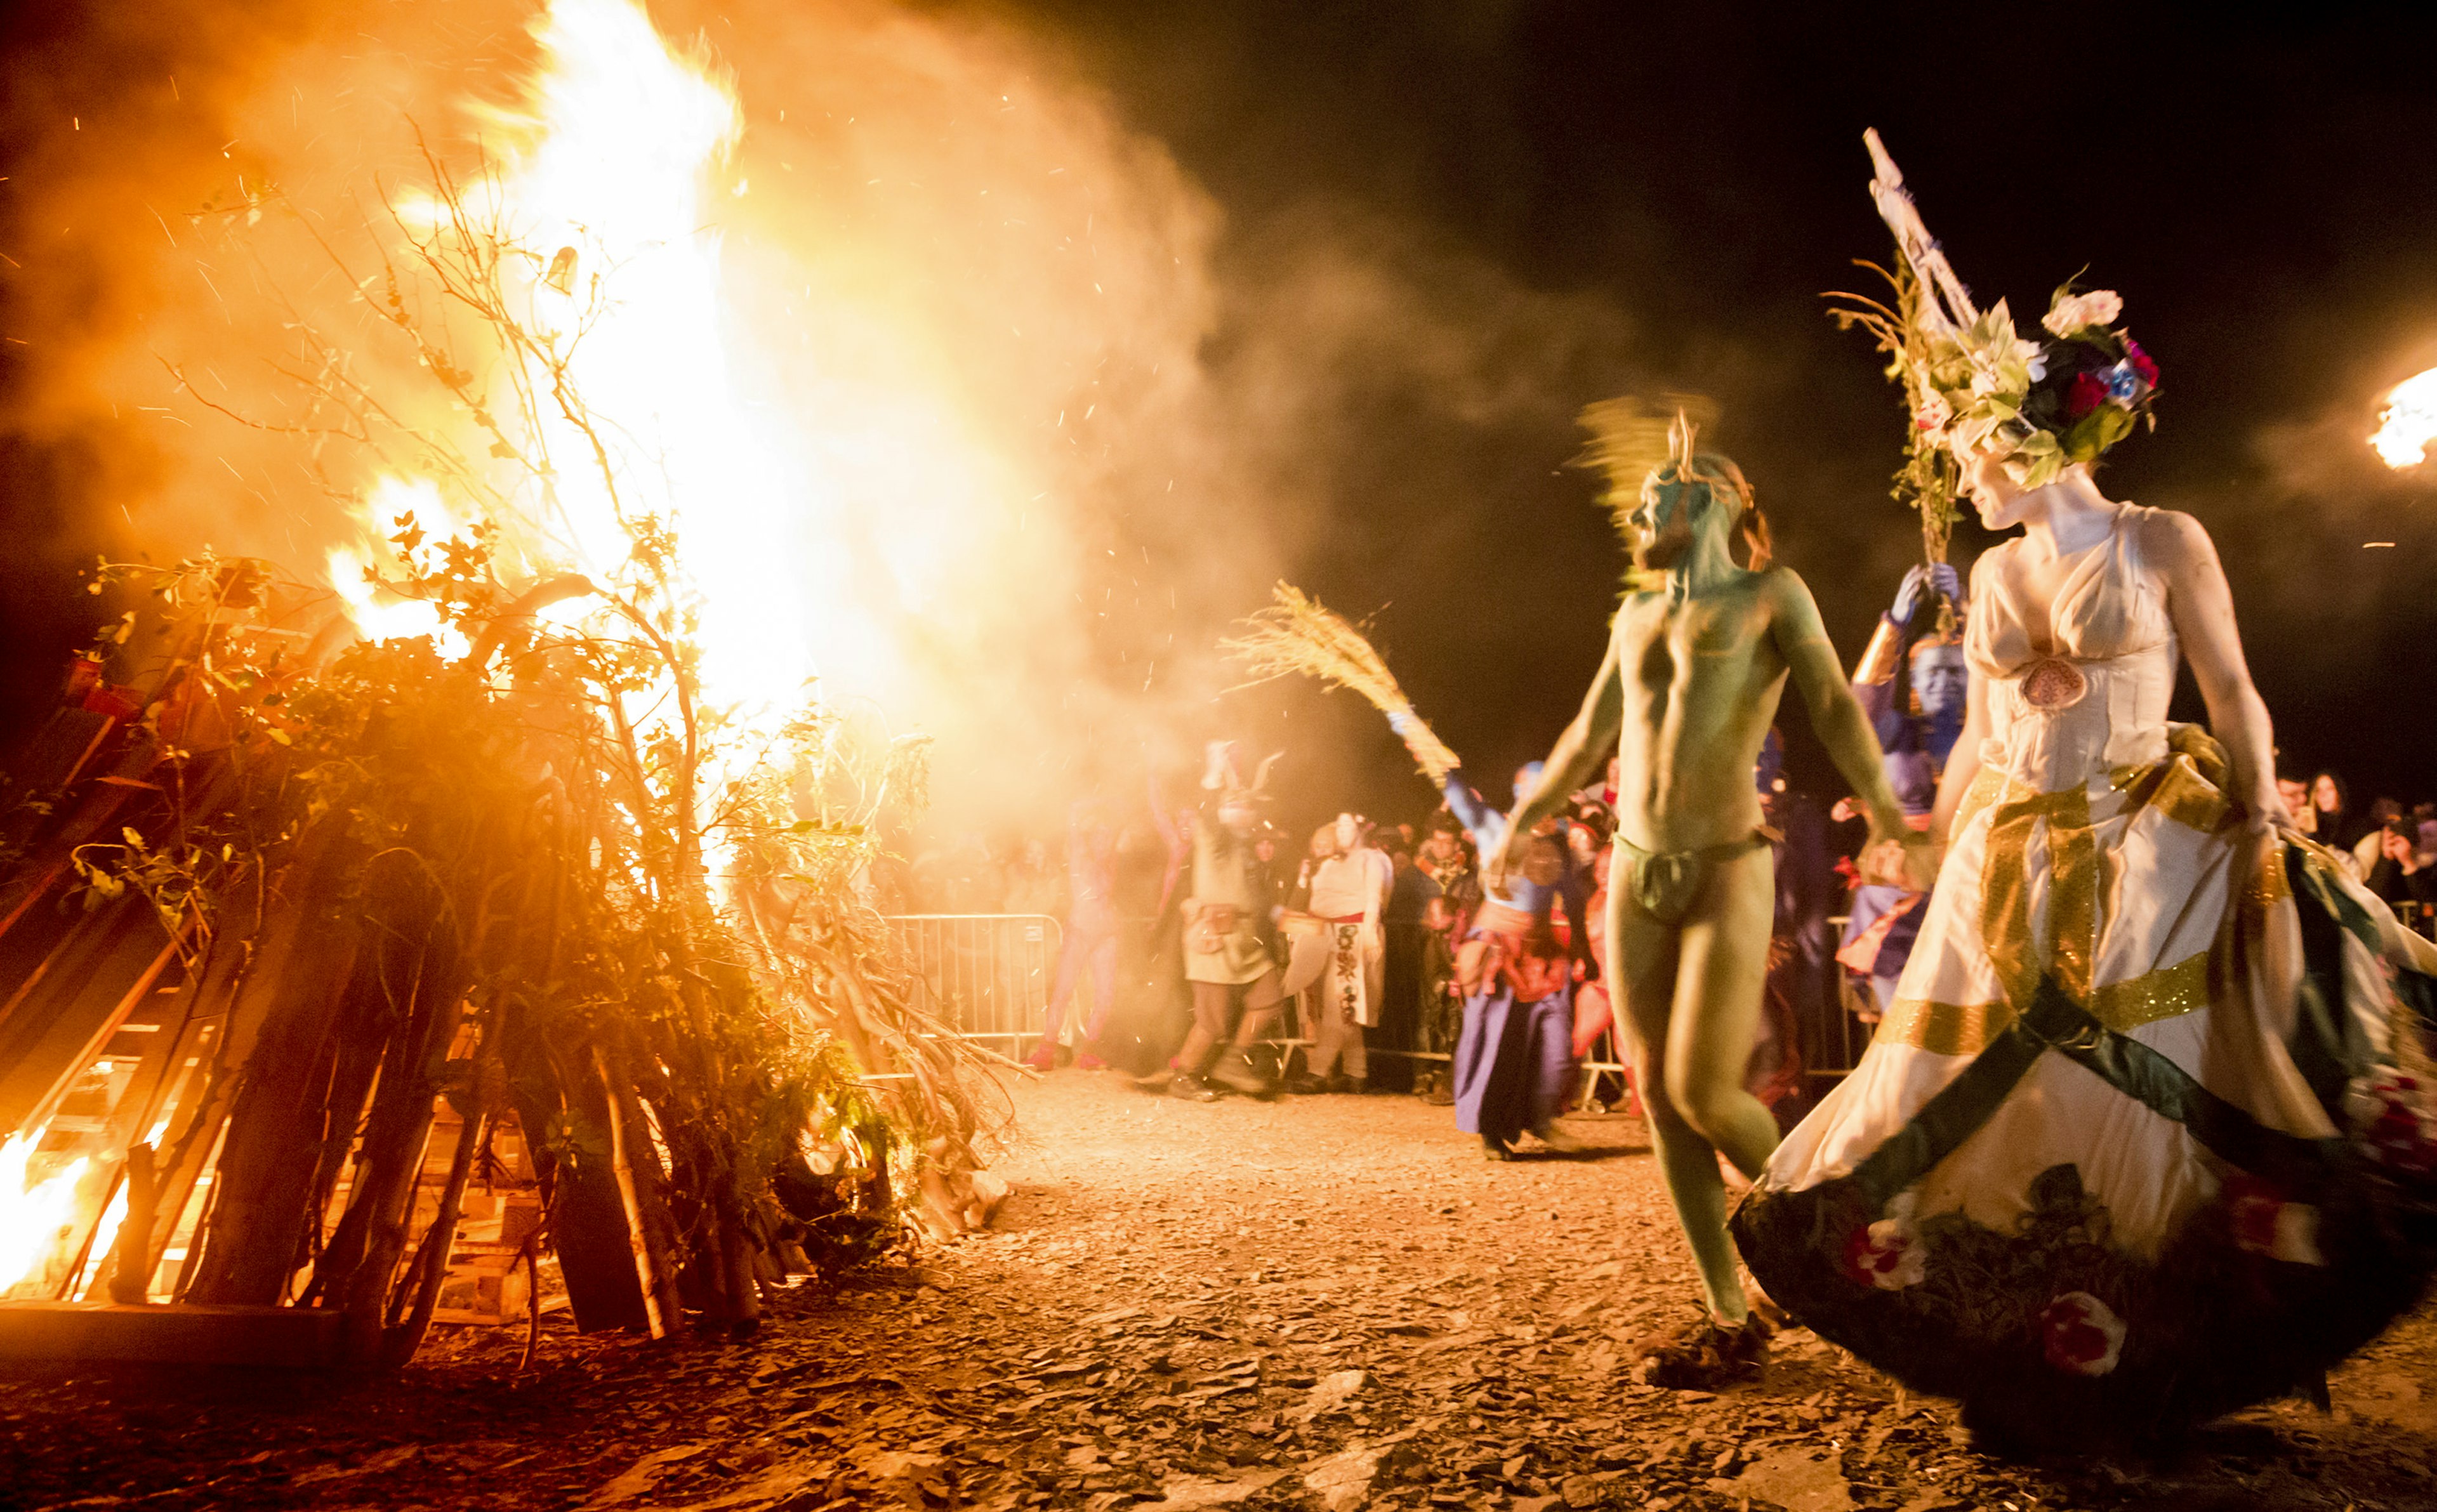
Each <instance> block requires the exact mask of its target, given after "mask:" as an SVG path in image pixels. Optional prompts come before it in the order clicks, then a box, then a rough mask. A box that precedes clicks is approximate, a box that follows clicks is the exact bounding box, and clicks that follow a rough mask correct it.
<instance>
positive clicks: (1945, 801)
mask: <svg viewBox="0 0 2437 1512" xmlns="http://www.w3.org/2000/svg"><path fill="white" fill-rule="evenodd" d="M1988 738H1989V684H1988V680H1987V679H1985V678H1983V677H1982V676H1981V675H1980V674H1979V673H1978V672H1976V671H1975V672H1973V673H1972V675H1971V677H1970V679H1969V680H1967V682H1966V683H1965V685H1964V696H1963V733H1962V734H1960V735H1958V736H1956V737H1955V749H1954V750H1952V751H1950V752H1948V753H1947V756H1946V770H1945V771H1944V772H1943V773H1939V775H1938V779H1937V808H1934V809H1932V810H1931V813H1930V821H1929V832H1930V835H1931V837H1932V838H1933V839H1935V840H1936V841H1937V843H1939V844H1941V845H1943V844H1945V843H1947V841H1948V840H1949V839H1950V838H1951V837H1950V833H1949V832H1950V830H1951V829H1952V827H1953V826H1954V824H1955V810H1956V809H1957V808H1962V807H1963V795H1964V794H1965V793H1967V792H1970V791H1972V783H1973V782H1975V781H1977V780H1978V779H1979V776H1980V743H1981V742H1982V741H1983V740H1986V739H1988Z"/></svg>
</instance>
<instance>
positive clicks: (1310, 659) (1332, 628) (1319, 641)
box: [1219, 582, 1463, 782]
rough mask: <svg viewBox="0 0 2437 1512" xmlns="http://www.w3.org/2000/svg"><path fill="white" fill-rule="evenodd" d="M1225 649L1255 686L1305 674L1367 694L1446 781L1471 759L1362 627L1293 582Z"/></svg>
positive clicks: (1427, 767)
mask: <svg viewBox="0 0 2437 1512" xmlns="http://www.w3.org/2000/svg"><path fill="white" fill-rule="evenodd" d="M1219 650H1221V651H1223V652H1226V653H1227V654H1228V655H1229V656H1231V657H1233V658H1234V659H1235V660H1236V662H1237V663H1238V664H1239V665H1241V666H1242V667H1243V669H1245V670H1246V671H1248V672H1250V673H1251V674H1252V677H1251V680H1250V681H1249V682H1247V683H1246V684H1245V685H1244V686H1248V687H1249V686H1254V684H1259V683H1266V682H1269V681H1270V680H1271V679H1272V678H1279V677H1289V676H1296V675H1301V676H1305V677H1316V678H1319V679H1320V680H1321V681H1322V682H1324V683H1328V684H1331V685H1333V686H1338V687H1342V688H1348V689H1351V690H1352V691H1354V692H1356V693H1359V694H1360V695H1362V697H1364V698H1365V699H1368V700H1369V701H1370V702H1371V705H1372V706H1373V707H1374V708H1376V709H1377V710H1378V711H1379V712H1380V713H1382V714H1385V715H1387V716H1388V717H1389V719H1390V721H1392V722H1393V723H1394V725H1395V726H1396V733H1397V734H1398V735H1400V736H1401V737H1403V739H1404V741H1405V749H1406V750H1408V751H1411V753H1412V754H1413V760H1414V761H1415V762H1416V763H1418V764H1419V765H1420V767H1421V769H1422V772H1423V773H1424V774H1425V775H1427V776H1428V777H1429V779H1430V780H1431V781H1432V782H1444V781H1446V774H1447V773H1450V772H1453V771H1454V770H1456V768H1457V767H1459V766H1461V765H1462V764H1463V763H1461V762H1460V761H1458V760H1457V759H1456V755H1455V753H1454V752H1453V751H1450V750H1448V749H1447V747H1446V741H1444V740H1441V739H1439V738H1438V736H1437V735H1436V734H1434V733H1433V732H1432V731H1431V729H1430V727H1429V725H1428V724H1425V723H1423V722H1422V718H1421V716H1420V715H1418V714H1416V713H1414V712H1413V704H1412V701H1411V699H1408V698H1407V697H1405V690H1404V689H1403V688H1401V687H1399V686H1396V679H1395V677H1394V674H1393V673H1391V672H1390V671H1389V670H1388V664H1387V662H1385V661H1384V660H1382V659H1381V658H1380V655H1379V652H1377V651H1376V649H1374V648H1373V646H1372V644H1371V642H1370V640H1369V638H1368V637H1366V636H1365V635H1364V634H1362V631H1361V629H1360V628H1359V627H1358V626H1356V625H1354V624H1353V623H1351V622H1349V621H1348V620H1347V619H1346V618H1345V617H1344V616H1342V615H1340V614H1338V613H1336V612H1335V611H1333V610H1331V609H1330V608H1329V607H1328V606H1327V605H1325V604H1324V603H1322V602H1321V601H1320V600H1317V599H1314V598H1312V597H1311V596H1310V595H1308V594H1306V593H1305V592H1304V591H1303V590H1302V589H1301V588H1298V587H1296V586H1295V585H1294V584H1292V583H1290V582H1281V583H1279V584H1278V585H1277V587H1276V589H1275V590H1273V593H1272V599H1271V603H1270V604H1269V606H1268V607H1266V608H1263V609H1257V610H1255V611H1254V612H1253V613H1252V614H1251V615H1250V616H1248V617H1245V618H1244V619H1243V620H1242V621H1241V622H1240V629H1239V630H1238V632H1237V634H1234V635H1231V636H1229V637H1227V638H1226V639H1223V640H1221V641H1220V642H1219Z"/></svg>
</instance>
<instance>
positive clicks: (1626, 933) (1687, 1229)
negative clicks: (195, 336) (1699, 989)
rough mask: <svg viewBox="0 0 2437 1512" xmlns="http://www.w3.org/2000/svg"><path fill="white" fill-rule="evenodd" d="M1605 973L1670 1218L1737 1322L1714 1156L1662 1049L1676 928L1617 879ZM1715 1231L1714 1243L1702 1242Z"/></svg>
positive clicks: (1671, 1012)
mask: <svg viewBox="0 0 2437 1512" xmlns="http://www.w3.org/2000/svg"><path fill="white" fill-rule="evenodd" d="M1607 939H1608V977H1607V980H1608V982H1610V983H1611V985H1612V986H1613V987H1614V989H1615V990H1616V992H1617V995H1618V997H1619V999H1621V1001H1620V1006H1622V1009H1623V1010H1624V1012H1623V1023H1624V1026H1625V1031H1626V1034H1625V1038H1626V1049H1625V1053H1626V1055H1627V1056H1628V1057H1629V1058H1630V1059H1631V1061H1632V1063H1633V1074H1634V1084H1635V1089H1636V1090H1637V1091H1638V1092H1639V1095H1640V1098H1641V1107H1642V1118H1643V1119H1644V1120H1645V1121H1647V1122H1648V1124H1649V1126H1650V1143H1651V1145H1652V1147H1653V1148H1654V1149H1656V1150H1657V1153H1658V1174H1659V1177H1660V1179H1661V1180H1663V1181H1665V1182H1666V1183H1667V1197H1668V1200H1669V1201H1670V1202H1672V1203H1674V1207H1675V1222H1676V1224H1677V1225H1678V1226H1679V1227H1681V1228H1682V1229H1683V1230H1684V1238H1685V1240H1686V1242H1687V1243H1690V1244H1691V1245H1692V1260H1693V1263H1694V1264H1695V1265H1696V1266H1697V1267H1698V1268H1699V1270H1700V1272H1701V1290H1702V1292H1703V1293H1704V1294H1706V1295H1707V1296H1708V1297H1709V1311H1710V1312H1713V1313H1715V1314H1717V1315H1718V1316H1720V1317H1722V1318H1726V1319H1727V1320H1729V1321H1734V1322H1740V1321H1741V1320H1742V1319H1743V1316H1744V1293H1743V1285H1742V1283H1741V1282H1740V1281H1738V1280H1737V1279H1736V1277H1735V1256H1734V1245H1733V1243H1732V1242H1731V1241H1730V1240H1728V1239H1727V1204H1726V1188H1725V1184H1724V1183H1723V1182H1721V1181H1720V1180H1719V1179H1718V1153H1717V1150H1716V1148H1715V1147H1714V1146H1712V1145H1711V1144H1710V1143H1709V1140H1707V1139H1705V1138H1702V1137H1701V1135H1700V1132H1699V1131H1698V1130H1696V1129H1694V1128H1693V1127H1692V1123H1691V1121H1688V1120H1687V1119H1686V1118H1685V1117H1684V1115H1683V1113H1682V1112H1681V1111H1680V1110H1679V1109H1678V1108H1677V1106H1676V1103H1675V1099H1674V1097H1673V1096H1671V1095H1670V1094H1671V1092H1672V1090H1673V1088H1672V1087H1671V1086H1670V1085H1669V1081H1668V1072H1667V1062H1668V1055H1667V1047H1668V1044H1669V1042H1670V1041H1671V1040H1672V1039H1673V1038H1674V1034H1673V1033H1672V1030H1673V1028H1674V1019H1675V1017H1676V1011H1677V1010H1676V1006H1675V998H1676V977H1677V955H1678V943H1679V942H1678V939H1677V931H1676V930H1675V929H1674V927H1672V926H1669V925H1664V924H1661V923H1659V922H1658V921H1657V919H1654V918H1652V917H1651V916H1650V915H1649V914H1647V913H1644V912H1641V911H1640V910H1639V908H1636V907H1635V906H1634V904H1633V901H1632V898H1631V895H1630V889H1629V888H1628V887H1627V886H1625V885H1623V884H1622V882H1620V883H1619V885H1616V886H1614V887H1611V888H1610V889H1609V892H1608V921H1607ZM1712 1234H1714V1235H1715V1236H1716V1243H1714V1244H1713V1243H1708V1239H1709V1236H1710V1235H1712Z"/></svg>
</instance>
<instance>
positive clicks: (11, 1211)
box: [0, 1130, 93, 1294]
mask: <svg viewBox="0 0 2437 1512" xmlns="http://www.w3.org/2000/svg"><path fill="white" fill-rule="evenodd" d="M42 1142H43V1135H42V1131H40V1130H37V1131H35V1132H34V1133H32V1134H18V1135H11V1136H9V1139H8V1142H7V1143H5V1144H0V1294H6V1293H7V1292H8V1291H9V1288H11V1287H13V1286H16V1285H18V1284H20V1283H21V1282H23V1281H25V1280H26V1279H27V1278H28V1277H32V1276H34V1275H35V1273H36V1272H37V1271H39V1270H40V1269H41V1267H42V1266H43V1265H44V1263H45V1262H47V1261H48V1260H50V1259H51V1258H52V1256H53V1254H54V1252H55V1251H56V1250H57V1249H58V1248H59V1243H60V1235H61V1230H62V1229H64V1228H66V1227H67V1226H68V1225H69V1224H70V1223H71V1222H73V1221H74V1219H75V1217H76V1208H77V1184H78V1183H79V1182H80V1181H82V1180H83V1179H84V1173H85V1171H86V1169H87V1168H88V1167H90V1166H91V1165H92V1164H93V1162H92V1160H91V1159H89V1158H86V1157H84V1156H79V1157H78V1158H77V1159H74V1160H71V1161H69V1162H68V1163H67V1164H66V1165H65V1166H63V1167H61V1169H60V1170H58V1171H56V1172H53V1173H51V1174H50V1175H49V1176H46V1177H44V1179H43V1180H41V1181H35V1180H33V1179H32V1176H31V1173H30V1170H29V1168H30V1167H31V1165H32V1163H33V1158H34V1151H35V1148H36V1147H37V1146H39V1145H40V1144H41V1143H42Z"/></svg>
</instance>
